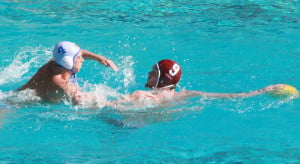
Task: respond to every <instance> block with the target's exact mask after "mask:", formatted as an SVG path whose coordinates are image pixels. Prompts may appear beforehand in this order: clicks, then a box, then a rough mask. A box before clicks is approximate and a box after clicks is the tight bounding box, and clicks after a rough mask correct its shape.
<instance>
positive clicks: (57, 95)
mask: <svg viewBox="0 0 300 164" xmlns="http://www.w3.org/2000/svg"><path fill="white" fill-rule="evenodd" d="M53 58H54V59H51V60H50V61H49V62H48V63H46V64H45V65H43V66H42V67H41V68H40V69H39V70H38V71H37V73H36V74H35V75H34V76H33V77H32V78H31V79H30V80H29V81H28V82H27V83H26V84H25V85H23V86H22V87H20V88H19V91H21V90H25V89H31V90H33V91H34V93H35V94H36V95H37V96H39V97H40V98H41V99H42V100H45V101H49V102H59V101H61V100H62V99H64V98H71V99H72V100H73V102H74V103H75V104H80V103H81V101H83V100H84V99H88V100H89V101H90V100H91V99H93V97H94V96H93V95H91V94H87V93H82V92H80V90H79V87H78V86H77V77H76V73H77V72H79V71H80V69H81V67H82V63H83V62H84V59H92V60H96V61H98V62H100V63H101V64H103V65H105V66H108V67H111V68H112V69H113V70H114V71H117V70H118V68H117V66H116V65H115V64H114V63H113V62H112V61H111V60H109V59H107V58H105V57H104V56H101V55H96V54H94V53H92V52H89V51H87V50H83V49H81V48H80V47H79V46H78V45H76V44H75V43H72V42H68V41H62V42H60V43H58V44H56V45H55V47H54V49H53Z"/></svg>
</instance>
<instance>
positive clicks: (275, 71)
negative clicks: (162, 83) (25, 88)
mask: <svg viewBox="0 0 300 164" xmlns="http://www.w3.org/2000/svg"><path fill="white" fill-rule="evenodd" d="M0 5H1V9H0V11H1V14H0V18H1V20H2V23H1V26H0V28H1V32H0V34H1V38H2V42H1V43H0V45H1V47H2V49H1V50H2V53H1V60H0V62H1V66H0V77H1V78H0V95H1V97H0V118H1V119H0V161H1V162H4V163H21V162H28V163H40V162H47V163H83V162H84V163H118V162H119V163H139V162H144V163H270V162H273V163H298V162H299V161H300V140H299V138H300V132H299V130H300V126H299V123H300V120H299V118H300V117H299V116H300V112H299V109H300V100H299V99H293V100H285V99H280V98H274V97H271V96H268V95H258V96H255V97H251V98H246V99H205V98H201V97H195V98H191V99H187V100H184V101H182V102H174V103H173V104H172V106H167V107H161V108H159V109H157V107H155V106H153V104H150V105H148V106H145V107H137V108H129V109H127V111H125V112H119V111H118V110H115V109H112V108H110V107H99V108H98V109H93V110H91V109H87V108H84V107H78V106H74V105H72V103H71V102H69V101H68V100H66V101H64V102H61V103H58V104H52V103H46V102H41V101H39V98H38V97H36V96H33V95H32V94H30V93H27V92H22V93H17V92H15V91H16V90H17V89H18V88H19V87H20V86H22V85H24V84H25V83H26V82H27V81H28V80H29V79H30V78H31V77H32V76H33V75H34V74H35V72H36V71H37V70H38V69H39V68H40V67H41V66H42V65H44V64H45V63H46V62H47V61H49V60H50V59H51V58H52V49H53V47H54V45H55V44H56V43H57V42H59V41H62V40H66V41H72V42H75V43H76V44H78V45H79V46H80V47H81V48H83V49H87V50H89V51H92V52H95V53H98V54H102V55H104V56H106V57H107V58H109V59H111V60H112V61H114V62H115V63H116V65H117V66H118V67H119V71H118V72H114V71H112V70H111V69H108V68H106V67H104V66H102V65H100V64H99V63H97V62H95V61H90V60H86V61H85V62H84V63H83V67H82V69H81V71H80V72H79V73H78V74H77V76H78V78H79V85H80V87H81V89H82V90H84V91H88V92H94V93H96V94H97V95H100V96H102V97H105V98H107V99H108V100H113V99H115V98H117V97H119V96H122V95H126V94H130V93H132V92H133V91H135V90H143V89H145V88H144V85H145V83H146V80H147V77H148V72H149V71H150V70H151V68H152V66H153V64H155V63H156V62H158V61H159V60H161V59H172V60H174V61H176V62H178V63H179V64H180V66H181V68H182V71H183V74H182V78H181V80H180V82H179V85H178V86H177V88H176V91H181V90H197V91H205V92H220V93H236V92H247V91H251V90H257V89H260V88H263V87H265V86H267V85H270V84H281V83H285V84H290V85H293V86H295V87H296V88H298V89H299V88H300V78H299V75H300V71H299V70H300V69H299V68H300V62H299V59H300V48H299V41H300V30H299V27H300V26H299V25H300V23H299V16H300V14H299V8H300V4H299V2H298V1H296V0H289V1H286V0H278V1H269V0H245V1H218V0H214V1H212V0H208V1H199V0H181V1H179V0H176V1H167V0H150V1H143V0H140V1H95V0H79V1H77V2H75V1H74V2H71V1H68V0H62V1H39V2H35V1H22V0H13V1H5V0H3V1H1V2H0ZM100 103H101V102H100ZM152 109H153V110H152ZM154 109H155V110H154Z"/></svg>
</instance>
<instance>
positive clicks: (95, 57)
mask: <svg viewBox="0 0 300 164" xmlns="http://www.w3.org/2000/svg"><path fill="white" fill-rule="evenodd" d="M81 52H82V56H83V57H84V58H85V59H92V60H96V61H98V62H100V63H101V64H103V65H105V66H107V67H111V68H112V69H113V70H114V71H118V70H119V69H118V67H117V66H116V65H115V64H114V62H112V61H111V60H109V59H107V58H106V57H104V56H102V55H96V54H94V53H92V52H90V51H87V50H84V49H81Z"/></svg>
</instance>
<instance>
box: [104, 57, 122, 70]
mask: <svg viewBox="0 0 300 164" xmlns="http://www.w3.org/2000/svg"><path fill="white" fill-rule="evenodd" d="M100 63H101V64H103V65H105V66H106V67H111V69H113V70H114V71H115V72H117V71H118V70H119V69H118V67H117V66H116V65H115V63H114V62H112V61H111V60H109V59H106V58H105V59H103V60H101V61H100Z"/></svg>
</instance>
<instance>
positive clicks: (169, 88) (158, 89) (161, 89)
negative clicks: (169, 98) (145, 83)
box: [152, 87, 175, 94]
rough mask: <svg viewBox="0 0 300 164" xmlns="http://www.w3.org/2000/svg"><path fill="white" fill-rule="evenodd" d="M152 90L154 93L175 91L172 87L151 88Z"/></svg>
mask: <svg viewBox="0 0 300 164" xmlns="http://www.w3.org/2000/svg"><path fill="white" fill-rule="evenodd" d="M152 91H153V92H155V93H162V92H164V93H166V92H168V94H174V93H175V89H174V88H173V87H162V88H153V89H152Z"/></svg>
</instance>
